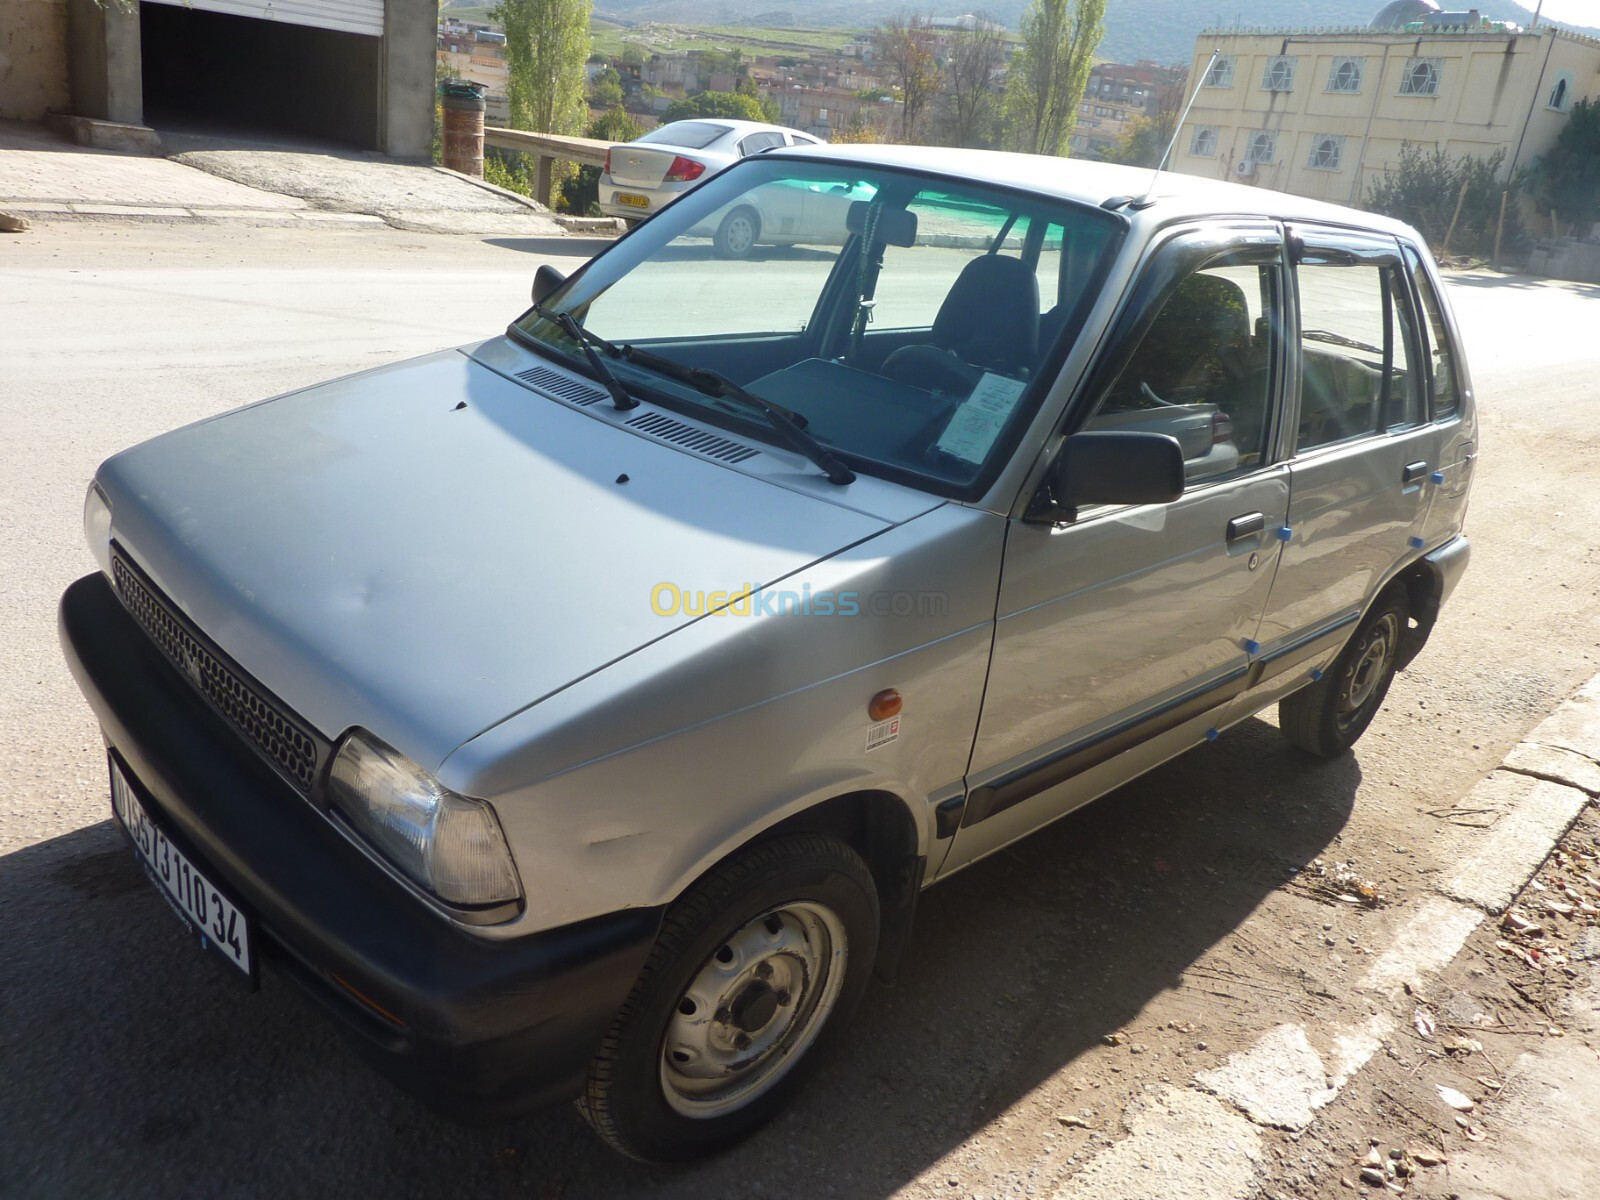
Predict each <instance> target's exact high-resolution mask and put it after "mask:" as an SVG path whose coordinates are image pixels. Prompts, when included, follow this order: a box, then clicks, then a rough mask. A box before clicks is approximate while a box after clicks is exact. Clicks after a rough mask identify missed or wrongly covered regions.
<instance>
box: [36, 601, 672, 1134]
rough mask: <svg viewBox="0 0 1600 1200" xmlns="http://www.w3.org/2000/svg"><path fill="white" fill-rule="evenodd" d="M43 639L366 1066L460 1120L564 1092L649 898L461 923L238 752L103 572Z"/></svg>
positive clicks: (265, 946)
mask: <svg viewBox="0 0 1600 1200" xmlns="http://www.w3.org/2000/svg"><path fill="white" fill-rule="evenodd" d="M60 634H61V644H62V648H63V649H64V651H65V652H66V657H67V662H68V665H69V666H70V667H71V669H72V673H73V675H74V677H75V678H76V679H77V681H78V686H79V687H80V688H82V689H83V693H84V695H85V696H86V697H87V698H88V700H89V704H90V706H91V707H92V708H93V709H94V712H95V715H96V717H97V718H98V719H99V721H100V725H101V728H102V730H103V731H104V733H105V737H106V741H107V743H108V744H109V746H110V748H111V752H112V753H113V754H115V755H116V756H117V757H118V758H119V759H120V760H121V762H122V764H123V766H124V769H125V772H126V773H127V774H128V775H129V776H130V777H131V778H132V779H133V780H134V781H135V787H136V789H137V790H138V792H139V795H140V799H141V800H142V802H143V803H144V804H145V806H146V807H147V809H149V810H150V811H151V812H152V815H153V816H154V818H155V819H156V820H157V821H158V822H159V823H161V824H162V826H163V827H164V829H165V830H166V831H167V833H168V835H169V836H170V837H171V838H172V839H173V841H174V842H175V843H176V844H177V845H178V846H179V848H180V849H182V850H183V851H184V852H185V853H187V854H191V855H193V856H194V858H195V859H196V860H197V862H198V863H199V864H201V866H202V869H203V870H205V871H207V872H208V873H210V874H212V875H214V876H215V878H216V880H217V882H219V883H221V884H224V885H226V886H227V888H228V889H229V890H230V891H231V892H232V893H233V895H234V896H235V897H237V898H238V900H239V901H241V902H242V903H243V904H244V905H246V906H247V907H248V909H249V911H250V912H251V913H252V914H253V915H254V916H255V918H256V922H257V930H258V934H257V936H258V938H259V941H260V944H261V947H262V951H263V958H264V960H265V961H266V962H267V963H268V964H269V965H270V966H272V967H274V968H275V969H276V970H277V972H278V973H280V974H284V975H287V976H289V977H290V978H292V979H294V980H295V981H296V982H297V983H298V984H300V985H301V986H302V987H304V988H305V989H306V990H307V991H308V992H309V993H310V994H311V995H312V997H314V998H315V999H316V1000H317V1001H319V1002H320V1003H321V1004H322V1005H323V1006H324V1007H325V1008H326V1009H327V1010H328V1011H329V1012H330V1013H331V1014H332V1015H333V1016H334V1017H335V1018H336V1019H337V1024H338V1025H339V1027H340V1028H341V1029H342V1030H343V1031H344V1032H345V1033H346V1034H347V1035H349V1036H350V1038H351V1040H352V1041H353V1042H354V1044H355V1045H356V1046H357V1048H358V1049H360V1050H361V1051H362V1052H363V1053H364V1054H365V1055H366V1057H368V1058H369V1059H370V1060H371V1061H372V1062H373V1063H374V1065H376V1066H377V1067H378V1068H379V1069H380V1070H382V1071H383V1072H384V1073H385V1074H387V1075H389V1076H390V1077H391V1078H392V1079H394V1080H395V1081H396V1082H397V1083H399V1084H401V1085H402V1086H404V1087H407V1088H408V1089H409V1090H411V1091H414V1092H415V1093H417V1094H418V1095H419V1096H420V1097H421V1098H422V1099H423V1100H425V1101H426V1102H428V1103H429V1104H431V1105H432V1106H434V1107H435V1108H438V1109H440V1110H441V1111H444V1112H447V1113H450V1114H452V1115H455V1116H458V1117H463V1118H472V1119H498V1118H502V1117H506V1116H511V1115H515V1114H516V1113H518V1112H521V1111H524V1110H526V1109H529V1108H532V1107H535V1106H537V1105H539V1104H542V1103H547V1102H549V1101H551V1100H556V1099H561V1098H564V1097H566V1096H570V1095H574V1094H576V1093H577V1091H578V1090H579V1089H580V1088H581V1086H582V1081H583V1078H584V1074H585V1071H586V1068H587V1065H588V1062H589V1059H590V1058H591V1057H592V1055H593V1053H594V1051H595V1049H596V1048H597V1047H598V1045H599V1043H600V1039H601V1037H602V1036H603V1035H604V1033H605V1030H606V1028H607V1027H608V1025H609V1024H610V1022H611V1019H612V1017H613V1016H614V1015H615V1013H616V1011H617V1009H618V1008H619V1007H620V1006H621V1004H622V1002H623V1000H624V999H626V997H627V994H628V991H629V989H630V988H631V987H632V985H633V981H634V980H635V979H636V978H637V977H638V974H639V970H640V968H641V967H642V966H643V964H644V959H645V956H646V955H647V954H648V953H649V950H650V946H651V945H652V944H653V942H654V940H655V937H656V934H657V932H658V930H659V928H660V923H661V910H660V909H659V908H648V909H629V910H624V911H622V912H618V913H613V914H610V915H607V916H603V917H596V918H593V919H592V920H588V921H583V922H580V923H578V924H576V925H570V926H565V927H562V928H560V929H553V930H547V931H545V932H542V933H537V934H531V935H528V936H526V937H520V938H514V939H501V940H492V939H487V938H483V937H480V936H476V935H473V934H471V933H468V932H466V931H465V930H463V929H461V928H460V927H458V926H456V925H454V924H452V923H451V922H450V921H448V920H446V919H444V918H443V917H441V916H440V915H439V914H437V913H435V912H433V911H431V910H428V909H427V908H425V907H424V906H423V905H422V904H421V903H419V902H418V900H417V899H416V898H415V897H414V896H411V895H410V894H409V893H407V892H406V890H405V889H404V888H403V887H401V886H400V885H399V884H398V883H396V882H395V881H394V880H393V879H392V878H390V877H389V876H388V875H387V874H385V873H384V871H383V870H382V869H381V868H380V867H378V866H377V865H376V864H374V863H373V862H371V861H370V860H369V859H368V858H367V857H366V855H364V854H363V853H361V851H360V850H358V849H357V848H356V847H355V846H353V845H351V843H350V842H349V841H348V839H347V838H346V837H345V836H344V835H343V834H342V833H341V832H340V831H339V830H337V829H335V828H334V827H333V825H332V824H331V822H330V821H329V820H328V819H327V818H326V817H325V816H324V815H323V814H322V813H321V812H319V811H318V810H317V809H316V808H315V807H314V806H313V805H312V804H311V803H309V802H308V801H307V800H306V799H305V798H304V797H303V796H301V795H300V794H299V793H298V792H296V791H295V790H294V789H293V788H292V787H290V785H289V784H288V783H286V782H285V781H284V780H283V778H282V777H280V776H279V775H278V773H277V772H276V771H275V770H274V769H273V768H272V767H271V766H269V765H268V764H267V763H266V761H265V760H264V759H262V758H261V757H260V756H258V755H257V754H256V753H255V751H254V750H252V749H251V748H249V747H248V746H247V745H246V744H245V743H244V742H243V741H242V740H241V739H240V738H239V736H238V735H237V734H236V733H234V731H233V730H232V729H231V728H230V727H229V726H228V725H227V723H226V722H225V721H223V719H222V718H221V717H219V716H218V715H217V714H216V712H215V711H214V710H212V708H211V707H210V706H209V705H208V704H207V703H206V702H205V701H204V700H203V699H202V698H201V697H200V695H199V694H198V693H197V692H196V691H195V690H194V688H192V687H191V686H190V684H189V682H188V680H186V679H185V678H184V677H183V676H182V675H180V674H179V673H178V671H177V670H176V669H175V668H174V667H173V666H172V665H171V664H170V663H169V662H168V661H167V659H166V658H165V657H164V656H163V655H162V654H161V653H160V651H159V650H158V649H157V648H156V647H155V645H154V643H152V642H151V641H150V639H149V638H148V637H146V636H145V634H144V632H143V631H142V630H141V629H140V628H139V626H138V625H137V624H136V623H135V622H134V620H133V618H132V617H130V616H129V615H128V613H127V611H126V609H124V608H123V606H122V603H121V602H120V601H119V600H118V599H117V596H116V594H115V592H114V591H113V590H112V588H111V585H110V584H109V583H108V582H107V580H106V579H105V577H104V576H102V575H98V574H96V575H90V576H86V577H85V578H83V579H80V580H78V581H77V582H76V583H74V584H73V585H72V586H71V587H69V588H68V589H67V591H66V594H65V595H64V596H63V597H62V599H61V611H60ZM352 991H354V992H357V993H360V994H361V995H362V996H364V997H366V998H367V999H368V1001H369V1003H366V1004H364V1003H362V1002H361V1001H359V1000H357V999H356V998H355V996H354V995H352V994H351V993H352ZM375 1008H376V1009H378V1010H381V1013H380V1012H379V1011H374V1009H375ZM384 1014H386V1015H384Z"/></svg>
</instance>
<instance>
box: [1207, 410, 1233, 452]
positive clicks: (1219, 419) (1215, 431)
mask: <svg viewBox="0 0 1600 1200" xmlns="http://www.w3.org/2000/svg"><path fill="white" fill-rule="evenodd" d="M1231 441H1233V418H1232V417H1230V416H1229V415H1228V414H1227V413H1225V412H1216V413H1212V414H1211V444H1212V445H1213V446H1220V445H1222V443H1223V442H1231Z"/></svg>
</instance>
